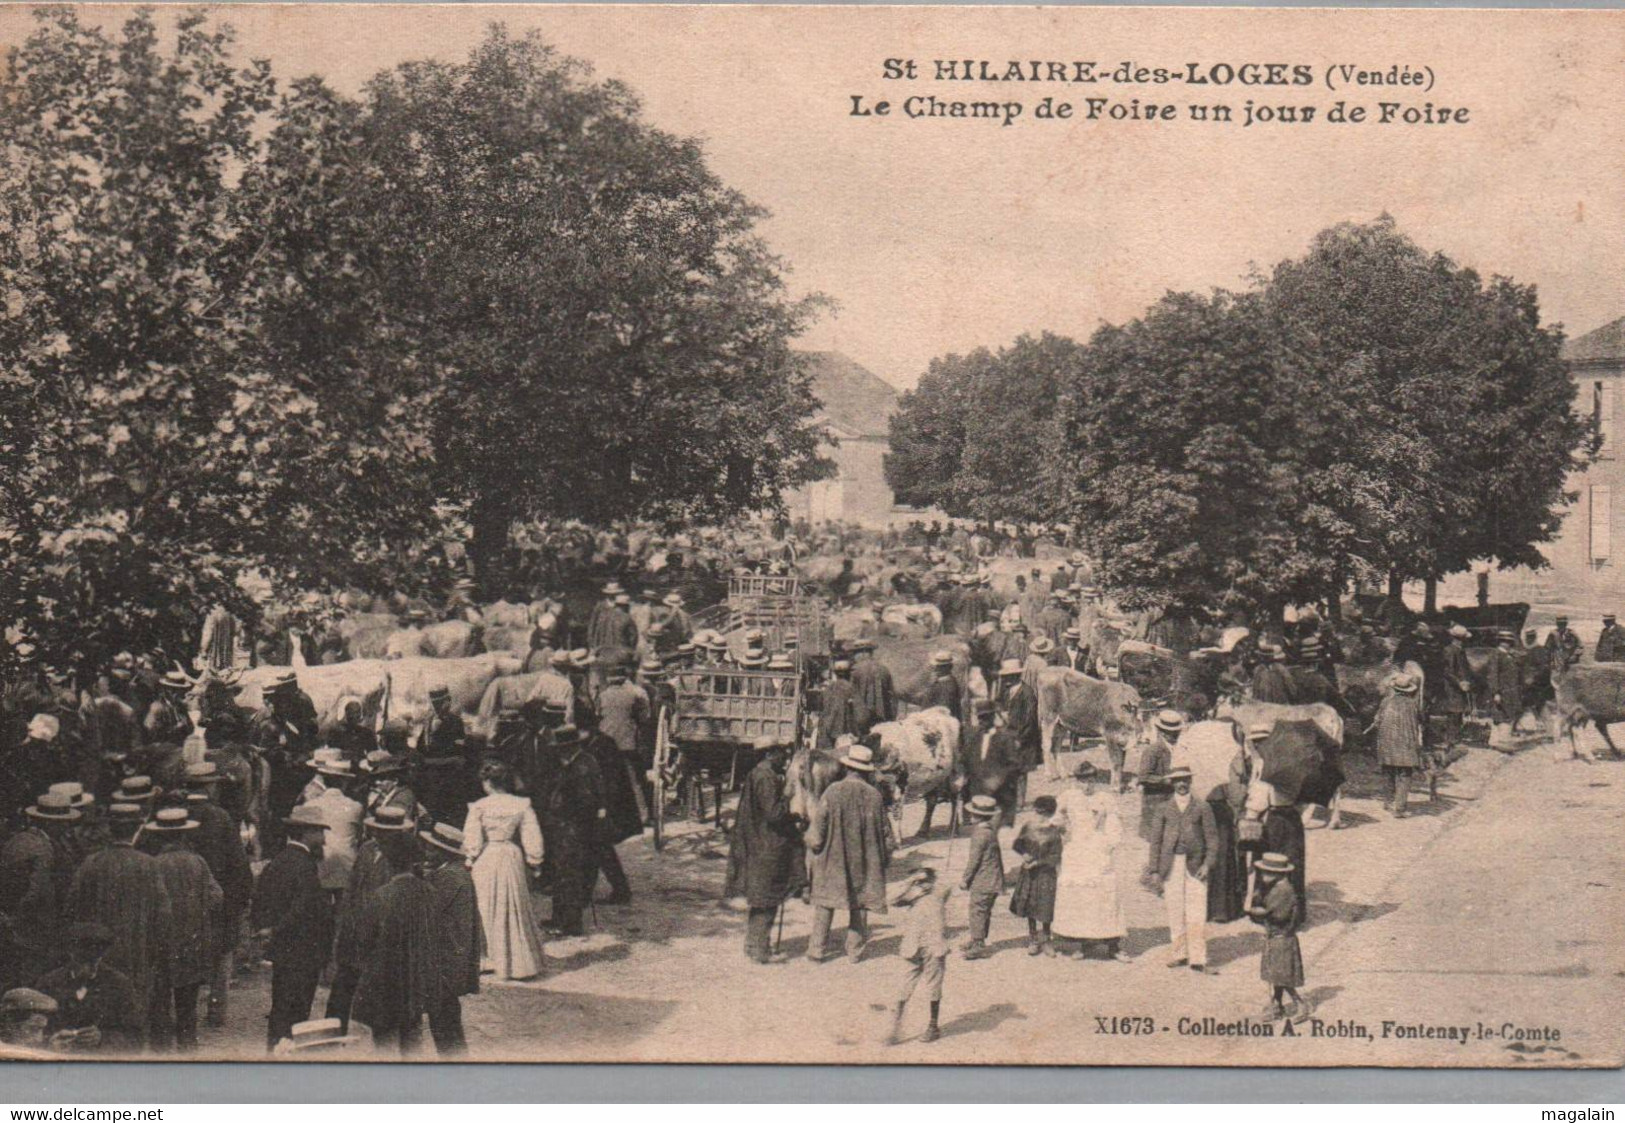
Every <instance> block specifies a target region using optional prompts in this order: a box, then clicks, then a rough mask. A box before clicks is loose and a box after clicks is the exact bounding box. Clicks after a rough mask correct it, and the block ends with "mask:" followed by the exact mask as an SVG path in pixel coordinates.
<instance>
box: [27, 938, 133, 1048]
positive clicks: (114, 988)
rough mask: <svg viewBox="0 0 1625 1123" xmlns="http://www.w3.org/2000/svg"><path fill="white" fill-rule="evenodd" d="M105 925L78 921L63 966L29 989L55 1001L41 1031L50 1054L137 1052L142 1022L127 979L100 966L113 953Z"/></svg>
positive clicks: (106, 966)
mask: <svg viewBox="0 0 1625 1123" xmlns="http://www.w3.org/2000/svg"><path fill="white" fill-rule="evenodd" d="M113 942H114V940H113V933H112V931H111V930H110V929H109V928H108V927H107V925H105V924H97V923H94V922H84V921H81V922H80V923H78V924H74V925H73V926H71V927H70V928H69V929H68V933H67V948H66V951H67V956H68V962H67V965H66V966H63V967H59V968H57V969H56V970H55V971H51V972H49V973H48V974H46V975H45V976H44V977H43V978H41V979H40V980H39V981H38V982H36V983H35V984H34V986H35V989H37V990H39V991H40V993H42V994H45V995H48V996H49V997H51V998H52V999H54V1000H55V1001H56V1011H55V1013H53V1014H52V1015H51V1019H50V1021H49V1022H48V1023H47V1025H46V1033H48V1034H49V1035H50V1042H51V1048H52V1050H53V1051H59V1052H68V1053H93V1052H99V1051H102V1050H105V1051H106V1052H108V1053H110V1054H114V1055H123V1056H128V1055H130V1054H132V1053H136V1052H139V1051H140V1049H141V1043H142V1018H141V1016H140V1014H139V1013H138V1012H137V1010H136V1001H135V988H134V986H133V985H132V984H131V982H130V979H129V977H128V976H127V975H125V974H124V973H123V972H122V971H120V970H119V969H118V968H116V967H112V966H109V965H107V964H106V963H105V962H104V961H105V960H106V958H107V957H108V954H109V952H110V950H111V948H112V947H113Z"/></svg>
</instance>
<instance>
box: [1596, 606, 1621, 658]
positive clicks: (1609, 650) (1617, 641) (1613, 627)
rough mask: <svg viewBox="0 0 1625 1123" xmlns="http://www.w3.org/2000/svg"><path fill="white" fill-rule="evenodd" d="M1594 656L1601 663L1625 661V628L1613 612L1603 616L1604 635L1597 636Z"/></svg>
mask: <svg viewBox="0 0 1625 1123" xmlns="http://www.w3.org/2000/svg"><path fill="white" fill-rule="evenodd" d="M1592 657H1593V658H1594V659H1596V661H1597V662H1599V663H1625V628H1621V627H1620V626H1619V622H1618V621H1617V620H1616V619H1615V617H1614V615H1613V613H1609V614H1608V615H1607V616H1604V617H1603V618H1602V635H1600V636H1598V637H1597V650H1596V653H1595V654H1594V655H1593V656H1592Z"/></svg>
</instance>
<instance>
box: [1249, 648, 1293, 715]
mask: <svg viewBox="0 0 1625 1123" xmlns="http://www.w3.org/2000/svg"><path fill="white" fill-rule="evenodd" d="M1258 654H1259V657H1260V658H1261V659H1267V660H1268V662H1266V663H1264V664H1263V665H1261V666H1260V667H1259V668H1258V670H1257V671H1255V672H1254V673H1253V684H1252V697H1253V701H1255V702H1273V703H1275V704H1277V705H1281V706H1289V705H1291V704H1292V676H1291V675H1289V674H1288V673H1287V669H1286V652H1285V651H1283V650H1281V649H1280V648H1278V647H1274V646H1265V645H1263V644H1260V645H1259V647H1258Z"/></svg>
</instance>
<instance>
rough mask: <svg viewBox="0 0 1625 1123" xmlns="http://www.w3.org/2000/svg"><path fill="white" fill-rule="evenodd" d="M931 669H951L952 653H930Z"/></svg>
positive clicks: (952, 663) (952, 662)
mask: <svg viewBox="0 0 1625 1123" xmlns="http://www.w3.org/2000/svg"><path fill="white" fill-rule="evenodd" d="M931 665H932V666H933V667H939V668H940V667H952V666H953V665H954V657H953V653H952V652H949V651H935V652H932V653H931Z"/></svg>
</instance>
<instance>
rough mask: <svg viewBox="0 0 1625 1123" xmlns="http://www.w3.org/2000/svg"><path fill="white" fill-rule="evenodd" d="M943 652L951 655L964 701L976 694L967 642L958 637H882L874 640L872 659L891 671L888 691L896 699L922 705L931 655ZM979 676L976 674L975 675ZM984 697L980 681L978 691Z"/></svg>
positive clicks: (930, 674) (927, 688)
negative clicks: (890, 687) (890, 689)
mask: <svg viewBox="0 0 1625 1123" xmlns="http://www.w3.org/2000/svg"><path fill="white" fill-rule="evenodd" d="M938 651H946V652H947V653H948V654H950V655H952V656H953V658H954V679H955V680H956V681H957V682H958V683H959V685H960V687H961V689H962V690H963V692H964V693H963V701H964V702H965V703H968V702H970V700H971V699H972V698H973V697H975V696H976V695H977V693H978V689H977V684H976V682H975V681H974V680H973V679H972V678H971V676H970V671H971V662H970V645H969V644H967V643H966V642H965V640H963V639H962V638H960V637H959V636H936V637H934V638H932V639H922V638H919V637H913V638H909V637H903V636H882V637H881V638H880V639H878V640H876V641H875V659H876V661H878V662H879V663H880V664H881V666H883V667H885V668H886V669H887V670H888V671H890V672H891V679H892V693H893V695H895V696H896V698H897V700H898V701H899V702H907V703H908V704H909V705H911V706H923V705H925V702H926V696H927V695H928V694H929V693H930V689H931V680H932V679H933V678H934V677H935V672H933V671H932V669H931V656H932V655H933V654H934V653H936V652H938ZM978 678H980V676H978ZM980 693H981V694H982V695H983V696H986V693H987V688H986V685H985V684H983V685H982V687H981V690H980Z"/></svg>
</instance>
